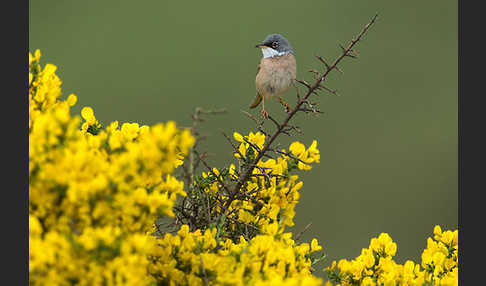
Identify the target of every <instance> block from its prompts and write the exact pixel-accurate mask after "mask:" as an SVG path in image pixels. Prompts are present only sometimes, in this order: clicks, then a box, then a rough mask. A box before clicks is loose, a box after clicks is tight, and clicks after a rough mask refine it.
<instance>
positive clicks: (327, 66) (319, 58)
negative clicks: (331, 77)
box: [316, 56, 331, 70]
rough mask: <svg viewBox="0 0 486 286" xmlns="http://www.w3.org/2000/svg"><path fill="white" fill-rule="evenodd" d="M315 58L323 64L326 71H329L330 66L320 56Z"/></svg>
mask: <svg viewBox="0 0 486 286" xmlns="http://www.w3.org/2000/svg"><path fill="white" fill-rule="evenodd" d="M316 58H317V59H318V60H319V61H321V63H323V64H324V65H325V66H326V68H327V69H328V70H330V69H331V66H330V65H329V64H328V63H327V62H326V61H325V60H324V59H323V58H322V57H321V56H316Z"/></svg>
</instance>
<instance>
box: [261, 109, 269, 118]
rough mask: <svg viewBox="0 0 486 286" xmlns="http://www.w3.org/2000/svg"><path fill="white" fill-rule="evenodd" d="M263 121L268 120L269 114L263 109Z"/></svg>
mask: <svg viewBox="0 0 486 286" xmlns="http://www.w3.org/2000/svg"><path fill="white" fill-rule="evenodd" d="M261 114H262V119H263V120H265V119H267V118H268V112H266V111H265V109H262V113H261Z"/></svg>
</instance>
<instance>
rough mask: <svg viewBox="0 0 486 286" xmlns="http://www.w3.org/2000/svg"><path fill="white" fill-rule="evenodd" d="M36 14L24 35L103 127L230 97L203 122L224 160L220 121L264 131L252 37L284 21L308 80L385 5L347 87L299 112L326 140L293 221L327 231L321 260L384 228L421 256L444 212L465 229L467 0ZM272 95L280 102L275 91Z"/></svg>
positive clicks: (123, 4) (338, 78)
mask: <svg viewBox="0 0 486 286" xmlns="http://www.w3.org/2000/svg"><path fill="white" fill-rule="evenodd" d="M29 13H30V23H29V49H30V50H31V51H33V50H35V49H40V50H41V51H42V54H43V57H42V60H41V62H42V63H43V64H45V63H47V62H50V63H54V64H56V65H57V66H58V67H59V69H58V74H59V75H60V77H61V79H62V81H63V92H64V94H65V95H68V94H70V93H75V94H76V95H78V103H77V105H76V108H75V109H74V111H75V112H79V111H80V109H81V108H82V107H83V106H91V107H93V108H94V110H95V115H96V117H97V118H98V119H99V120H100V121H101V122H102V123H103V124H104V125H105V126H106V125H107V124H108V123H109V122H111V121H113V120H119V121H120V122H139V123H141V124H155V123H157V122H165V121H168V120H175V121H176V122H177V123H178V125H180V126H189V124H190V122H191V121H190V116H189V115H190V113H191V112H193V110H194V108H195V107H203V108H206V109H211V108H226V109H227V111H228V113H227V114H225V115H219V116H214V117H210V118H208V120H207V121H206V122H205V123H204V125H203V126H202V128H201V131H202V132H203V133H205V134H206V135H209V138H208V140H207V141H205V142H204V144H202V145H201V146H202V149H200V150H204V149H206V150H207V151H209V152H210V153H212V154H213V156H212V157H211V158H210V159H209V162H211V163H212V164H213V165H214V166H216V167H223V166H224V165H225V163H227V162H228V161H229V160H230V159H231V158H232V156H231V147H230V146H229V145H228V144H227V142H226V140H225V139H224V137H223V136H222V135H221V130H222V131H225V132H226V133H227V134H232V132H233V131H239V132H240V133H248V132H249V131H251V130H255V127H254V124H253V122H252V121H251V120H249V119H248V118H247V117H246V116H245V115H244V114H243V113H242V112H241V110H246V111H249V110H248V106H249V104H250V102H251V101H252V99H253V97H254V96H255V84H254V80H255V72H256V65H257V63H258V62H259V60H260V58H261V53H260V51H259V50H258V49H255V48H254V45H255V44H257V43H259V42H260V41H262V40H263V39H264V38H265V36H266V35H267V34H269V33H281V34H283V35H284V36H285V37H287V39H288V40H289V41H290V42H291V44H292V45H293V47H294V49H295V51H296V58H297V63H298V71H297V77H298V78H299V79H305V80H307V81H308V82H310V81H312V74H310V73H308V72H307V71H308V70H309V69H321V68H322V66H321V65H320V63H319V62H318V61H317V60H316V59H315V57H314V55H321V56H323V57H324V58H326V59H328V61H331V60H333V59H334V58H335V57H336V56H338V55H339V53H340V49H339V47H338V43H343V44H344V43H347V42H348V41H349V40H350V39H351V38H353V37H354V36H356V35H357V34H358V33H359V32H360V31H361V29H362V28H363V27H364V25H365V24H366V23H367V22H368V21H369V20H370V19H371V18H372V17H373V16H374V15H375V13H379V18H378V20H377V22H376V24H375V25H374V26H373V27H372V28H371V30H370V31H369V33H368V34H367V35H366V36H365V37H364V40H363V41H362V42H360V43H359V44H358V46H357V50H358V51H359V53H360V58H359V59H358V60H353V59H346V60H345V62H344V63H343V64H342V65H341V68H342V69H343V71H344V74H342V75H341V74H339V73H337V72H333V73H331V75H330V76H329V78H328V80H329V83H328V85H329V86H330V87H332V88H336V89H338V90H339V92H340V93H341V94H342V96H340V97H328V96H321V98H319V101H320V103H321V109H322V110H323V111H324V112H325V114H323V115H319V116H304V115H300V116H298V117H297V118H296V120H295V123H297V124H298V125H299V126H300V127H301V128H302V129H303V131H304V133H305V134H304V136H302V137H300V138H298V139H299V140H300V141H301V142H303V143H304V144H305V145H306V146H309V145H310V143H311V142H312V140H313V139H317V141H318V147H319V149H320V151H321V163H320V164H319V165H316V166H315V167H314V168H313V169H312V170H311V171H309V172H306V173H301V174H300V175H301V178H302V179H303V180H304V188H303V189H302V198H301V202H300V204H299V205H298V207H297V215H296V218H295V221H296V225H295V227H294V228H293V231H295V232H299V231H300V230H302V229H303V228H304V227H305V226H306V225H307V223H309V222H312V227H311V228H310V229H309V230H308V231H307V232H306V233H305V234H304V235H303V237H302V238H303V240H307V241H310V239H311V238H313V237H317V238H318V239H319V241H320V242H321V243H322V244H323V245H324V249H325V250H326V252H327V254H328V258H327V259H326V261H325V262H323V263H321V264H320V266H322V267H324V266H327V265H329V264H330V262H331V261H332V260H334V259H340V258H354V257H356V256H358V255H359V254H360V251H361V248H363V247H367V246H368V244H369V240H370V239H371V237H374V236H377V235H379V233H380V232H387V233H389V234H390V235H391V236H392V238H393V239H394V241H395V242H397V244H398V252H397V256H396V259H397V261H398V262H401V263H403V262H405V260H406V259H412V260H414V261H416V262H420V255H421V252H422V250H423V249H424V248H425V246H426V238H427V237H428V236H430V235H431V233H432V229H433V227H434V225H436V224H439V225H440V226H441V227H442V229H455V228H457V224H458V208H457V203H458V202H457V197H458V195H457V190H458V176H457V174H458V171H457V164H458V162H457V156H458V154H457V147H458V146H457V141H458V139H457V114H458V112H457V101H458V100H457V89H458V83H457V77H458V75H457V69H458V65H457V64H458V58H457V53H458V50H457V45H458V44H457V1H450V0H442V1H438V0H435V1H418V0H409V1H389V0H373V1H349V0H347V1H346V0H340V1H330V0H328V1H290V0H280V1H138V2H137V1H93V0H89V1H60V0H49V1H30V11H29ZM286 98H287V99H288V101H289V102H292V103H293V102H295V95H294V92H292V93H288V94H287V96H286ZM267 106H268V108H269V112H270V114H271V115H273V116H275V117H278V118H282V117H283V116H284V114H283V109H282V108H281V106H280V104H279V103H278V101H273V102H271V103H269V104H267ZM251 112H252V113H253V114H255V115H256V114H258V112H259V108H258V110H251ZM266 125H267V126H268V127H269V128H270V127H271V125H270V123H267V124H266ZM292 139H296V138H292ZM280 142H281V143H282V144H283V146H288V145H287V144H288V143H289V142H290V141H289V138H286V137H282V138H281V139H280Z"/></svg>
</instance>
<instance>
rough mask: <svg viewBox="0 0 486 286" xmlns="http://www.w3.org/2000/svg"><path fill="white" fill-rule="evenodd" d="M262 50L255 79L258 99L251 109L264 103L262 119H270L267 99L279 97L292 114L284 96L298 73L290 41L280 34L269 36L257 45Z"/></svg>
mask: <svg viewBox="0 0 486 286" xmlns="http://www.w3.org/2000/svg"><path fill="white" fill-rule="evenodd" d="M256 47H257V48H261V49H262V53H263V58H262V59H261V60H260V64H259V65H258V68H257V75H256V79H255V84H256V90H257V93H256V97H255V99H254V100H253V103H252V104H251V105H250V108H255V107H257V106H258V105H259V104H260V102H262V112H261V114H262V117H263V118H264V119H265V118H267V117H268V113H267V112H266V111H265V99H271V98H273V97H278V99H279V100H280V103H282V105H283V106H284V107H285V110H286V111H287V112H290V110H291V109H290V106H289V105H288V104H287V103H285V101H284V100H283V99H282V96H283V95H284V94H285V92H287V91H288V90H289V88H290V86H291V85H293V84H294V81H295V76H296V73H297V63H296V62H295V57H294V50H293V49H292V46H291V45H290V43H289V41H287V39H285V38H284V37H283V36H282V35H280V34H270V35H268V36H267V37H266V38H265V40H264V41H263V43H261V44H258V45H256Z"/></svg>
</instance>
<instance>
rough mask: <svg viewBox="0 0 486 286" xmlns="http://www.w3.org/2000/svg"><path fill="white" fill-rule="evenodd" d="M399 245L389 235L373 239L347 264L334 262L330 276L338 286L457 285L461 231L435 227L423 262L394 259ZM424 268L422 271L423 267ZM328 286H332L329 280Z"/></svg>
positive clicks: (424, 253)
mask: <svg viewBox="0 0 486 286" xmlns="http://www.w3.org/2000/svg"><path fill="white" fill-rule="evenodd" d="M396 251H397V245H396V244H395V243H394V242H393V241H392V239H391V237H390V236H389V235H388V234H387V233H382V234H380V235H379V236H378V237H377V238H372V239H371V242H370V245H369V247H368V248H364V249H362V251H361V255H360V256H358V257H356V258H355V259H353V260H351V261H348V260H346V259H341V260H340V261H339V262H338V263H336V261H333V262H332V264H331V266H330V267H328V268H327V272H328V277H329V279H330V280H331V281H334V282H336V283H337V284H336V285H342V286H347V285H416V286H423V285H443V286H445V285H451V286H452V285H458V251H459V247H458V231H457V230H455V231H450V230H448V231H446V232H442V230H441V228H440V226H435V228H434V238H430V237H429V238H428V239H427V248H426V249H425V250H424V251H423V253H422V263H421V264H415V263H414V262H413V261H411V260H407V261H406V262H405V264H403V265H401V264H398V263H396V262H395V261H394V260H393V256H395V254H396ZM421 266H422V268H421ZM327 285H333V284H332V283H331V282H330V281H328V284H327Z"/></svg>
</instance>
